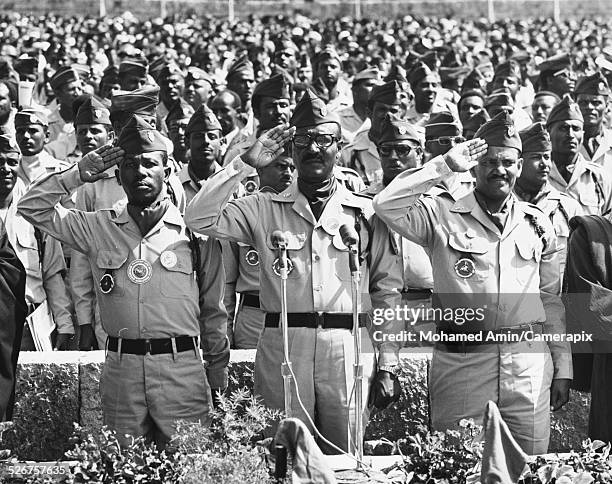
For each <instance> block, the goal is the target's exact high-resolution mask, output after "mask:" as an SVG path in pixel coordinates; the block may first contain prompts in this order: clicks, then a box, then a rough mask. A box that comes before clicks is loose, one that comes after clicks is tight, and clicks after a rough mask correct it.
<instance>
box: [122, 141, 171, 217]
mask: <svg viewBox="0 0 612 484" xmlns="http://www.w3.org/2000/svg"><path fill="white" fill-rule="evenodd" d="M164 156H165V155H164V153H163V152H162V151H153V152H151V153H142V154H140V155H125V156H124V158H123V160H122V161H121V163H120V164H119V169H118V170H117V180H118V181H119V183H120V184H121V186H122V187H123V190H124V191H125V194H126V195H127V199H128V201H129V203H131V204H133V205H136V206H138V207H148V206H149V205H151V204H152V203H153V202H155V201H156V200H157V199H158V197H159V195H160V193H161V191H162V188H163V186H164V180H165V179H166V178H167V177H168V175H169V174H170V169H169V168H167V167H166V166H165V164H164Z"/></svg>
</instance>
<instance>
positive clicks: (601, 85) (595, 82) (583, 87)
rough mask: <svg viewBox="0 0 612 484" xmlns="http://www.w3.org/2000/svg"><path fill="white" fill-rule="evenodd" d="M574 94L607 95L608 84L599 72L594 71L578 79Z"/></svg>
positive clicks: (608, 92)
mask: <svg viewBox="0 0 612 484" xmlns="http://www.w3.org/2000/svg"><path fill="white" fill-rule="evenodd" d="M574 94H575V95H578V94H592V95H595V96H608V95H609V94H610V86H608V81H606V78H605V77H604V76H603V74H602V73H601V72H596V73H595V74H592V75H590V76H583V77H581V78H580V79H578V82H577V83H576V88H575V89H574Z"/></svg>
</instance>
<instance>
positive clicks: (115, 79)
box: [100, 65, 119, 84]
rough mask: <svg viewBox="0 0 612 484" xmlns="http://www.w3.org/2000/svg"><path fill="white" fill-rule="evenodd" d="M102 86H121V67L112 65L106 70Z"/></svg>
mask: <svg viewBox="0 0 612 484" xmlns="http://www.w3.org/2000/svg"><path fill="white" fill-rule="evenodd" d="M100 84H119V67H117V66H116V65H110V66H108V67H107V68H106V69H104V72H103V73H102V79H100Z"/></svg>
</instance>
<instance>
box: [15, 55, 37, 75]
mask: <svg viewBox="0 0 612 484" xmlns="http://www.w3.org/2000/svg"><path fill="white" fill-rule="evenodd" d="M13 67H14V68H15V70H16V71H17V72H18V73H19V74H23V75H32V74H36V72H37V71H38V59H37V58H36V57H29V56H26V57H20V58H19V59H17V60H15V62H13Z"/></svg>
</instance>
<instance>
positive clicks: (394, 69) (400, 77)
mask: <svg viewBox="0 0 612 484" xmlns="http://www.w3.org/2000/svg"><path fill="white" fill-rule="evenodd" d="M390 81H397V82H399V83H400V84H408V73H407V72H406V69H404V68H403V67H402V66H400V65H399V64H393V66H391V69H389V73H388V74H387V75H386V77H385V78H384V79H383V82H390Z"/></svg>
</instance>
